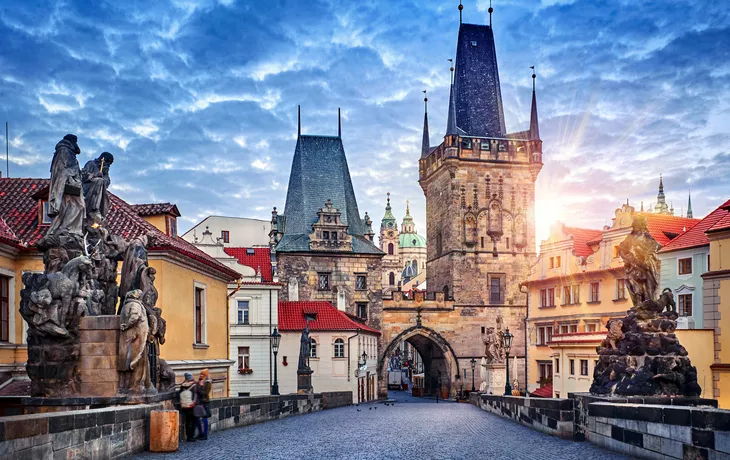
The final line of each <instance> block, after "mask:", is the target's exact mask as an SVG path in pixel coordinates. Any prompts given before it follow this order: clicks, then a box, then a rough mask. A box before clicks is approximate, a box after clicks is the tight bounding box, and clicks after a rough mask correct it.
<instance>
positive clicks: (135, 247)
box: [119, 235, 149, 310]
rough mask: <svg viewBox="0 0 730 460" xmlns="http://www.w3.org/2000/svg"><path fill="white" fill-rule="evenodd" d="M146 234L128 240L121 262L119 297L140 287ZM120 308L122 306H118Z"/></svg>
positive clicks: (145, 261) (145, 253)
mask: <svg viewBox="0 0 730 460" xmlns="http://www.w3.org/2000/svg"><path fill="white" fill-rule="evenodd" d="M148 242H149V238H148V235H142V236H138V237H136V238H134V239H132V241H130V242H129V245H128V246H127V250H126V251H125V253H124V262H123V263H122V279H121V281H120V283H119V298H120V299H124V298H125V296H126V295H127V293H128V292H129V291H132V290H134V289H139V288H140V275H141V274H142V270H144V269H145V268H146V267H147V244H148ZM119 308H120V310H121V308H122V306H121V305H120V306H119Z"/></svg>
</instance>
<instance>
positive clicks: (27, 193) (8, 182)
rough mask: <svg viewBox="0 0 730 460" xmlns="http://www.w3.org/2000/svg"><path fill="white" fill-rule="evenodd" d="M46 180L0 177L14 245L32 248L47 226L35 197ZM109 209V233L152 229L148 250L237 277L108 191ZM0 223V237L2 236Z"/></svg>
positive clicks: (0, 199) (0, 214)
mask: <svg viewBox="0 0 730 460" xmlns="http://www.w3.org/2000/svg"><path fill="white" fill-rule="evenodd" d="M49 183H50V180H49V179H20V178H4V179H0V218H2V220H3V221H4V223H5V224H6V226H7V227H8V228H9V229H10V230H11V231H12V233H13V234H14V235H15V238H16V241H17V243H16V244H15V245H16V246H17V247H20V248H23V249H25V250H34V247H33V245H34V244H35V243H36V242H37V241H38V240H39V239H41V237H43V234H45V232H46V230H47V229H48V227H47V226H45V225H38V199H40V198H42V197H47V196H48V186H49ZM109 201H110V204H111V206H110V209H109V215H108V216H107V220H106V225H107V227H108V228H109V230H110V231H111V232H113V233H116V234H118V235H119V236H121V237H122V238H124V239H125V240H127V241H129V240H130V239H132V238H134V237H137V236H140V235H144V234H146V233H149V232H152V233H154V235H155V238H154V243H153V245H151V246H150V248H149V249H150V251H166V250H170V251H174V252H177V253H179V254H182V255H184V256H186V257H188V258H190V259H193V260H195V261H197V262H200V263H202V264H203V265H206V266H208V267H210V268H212V269H214V270H216V271H217V272H219V273H221V274H222V275H224V277H226V278H228V280H229V281H233V280H235V279H237V278H238V277H239V276H240V274H239V273H238V272H236V271H235V270H233V269H231V268H229V267H228V266H226V265H223V264H222V263H220V262H218V261H217V260H215V259H214V258H213V257H211V256H209V255H208V254H206V253H205V252H203V251H201V250H200V249H198V248H197V247H195V246H194V245H192V244H190V243H188V242H187V241H185V240H183V239H182V238H179V237H174V238H173V237H170V236H168V235H167V234H166V233H163V232H161V231H159V230H158V229H157V228H156V227H155V226H154V225H152V224H150V223H149V222H147V221H146V220H144V219H143V218H142V217H140V216H139V214H138V213H137V212H136V211H135V210H134V209H133V207H132V206H131V205H129V204H128V203H127V202H126V201H124V200H122V199H121V198H119V197H118V196H116V195H114V194H113V193H109ZM2 233H3V232H2V226H0V238H2V237H3V235H2Z"/></svg>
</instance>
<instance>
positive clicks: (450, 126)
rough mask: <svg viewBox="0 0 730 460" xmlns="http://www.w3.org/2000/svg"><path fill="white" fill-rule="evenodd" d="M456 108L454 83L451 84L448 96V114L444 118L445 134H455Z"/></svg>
mask: <svg viewBox="0 0 730 460" xmlns="http://www.w3.org/2000/svg"><path fill="white" fill-rule="evenodd" d="M456 134H458V133H457V132H456V109H455V106H454V84H453V83H452V84H451V95H450V96H449V115H448V118H447V119H446V135H447V136H450V135H456Z"/></svg>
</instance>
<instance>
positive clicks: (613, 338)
mask: <svg viewBox="0 0 730 460" xmlns="http://www.w3.org/2000/svg"><path fill="white" fill-rule="evenodd" d="M623 325H624V322H623V321H622V320H620V319H612V320H610V321H609V322H608V334H606V338H605V339H603V342H602V343H601V346H603V347H606V348H609V349H611V350H615V349H616V348H618V347H617V346H616V344H617V343H618V342H619V341H620V340H621V339H623V338H624V333H623V331H621V328H622V327H623Z"/></svg>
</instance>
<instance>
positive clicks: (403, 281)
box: [379, 193, 426, 295]
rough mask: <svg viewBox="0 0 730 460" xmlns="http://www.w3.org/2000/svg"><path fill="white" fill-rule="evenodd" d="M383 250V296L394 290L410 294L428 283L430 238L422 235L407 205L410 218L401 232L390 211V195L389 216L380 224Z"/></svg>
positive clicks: (386, 211) (386, 208)
mask: <svg viewBox="0 0 730 460" xmlns="http://www.w3.org/2000/svg"><path fill="white" fill-rule="evenodd" d="M379 242H380V250H381V251H383V253H385V256H383V292H384V293H385V294H386V295H388V294H390V292H391V291H393V290H394V289H400V290H402V291H405V292H407V291H410V290H411V289H412V288H416V287H418V286H419V285H422V283H424V282H425V281H426V238H424V237H423V236H421V235H419V234H418V232H417V231H416V225H415V222H414V221H413V217H412V216H411V210H410V205H409V204H408V202H406V215H405V216H404V217H403V222H402V223H401V227H400V231H399V230H398V223H397V222H396V220H395V217H394V216H393V212H392V208H391V207H390V193H388V200H387V204H386V206H385V215H384V216H383V219H382V220H381V222H380V237H379Z"/></svg>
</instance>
